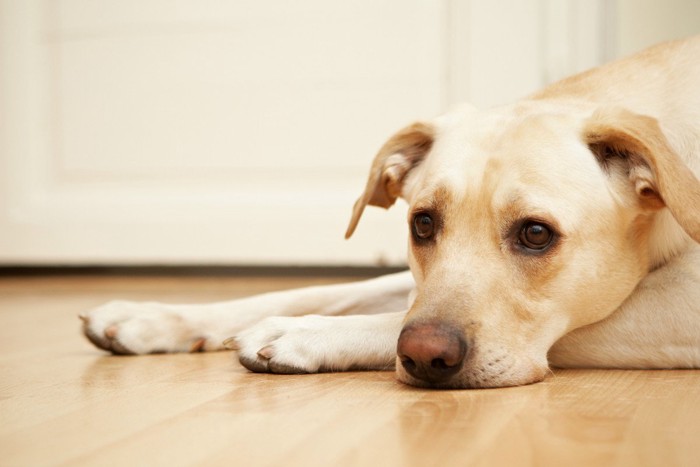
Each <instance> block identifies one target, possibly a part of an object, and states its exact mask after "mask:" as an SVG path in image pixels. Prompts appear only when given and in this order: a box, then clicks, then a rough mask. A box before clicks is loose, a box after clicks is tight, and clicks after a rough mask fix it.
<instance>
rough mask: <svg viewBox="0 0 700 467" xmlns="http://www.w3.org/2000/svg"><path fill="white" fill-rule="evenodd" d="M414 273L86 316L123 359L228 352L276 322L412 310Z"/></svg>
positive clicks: (111, 308)
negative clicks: (235, 341) (246, 335)
mask: <svg viewBox="0 0 700 467" xmlns="http://www.w3.org/2000/svg"><path fill="white" fill-rule="evenodd" d="M412 288H413V280H412V277H411V275H410V273H408V272H404V273H398V274H391V275H387V276H383V277H379V278H376V279H370V280H365V281H359V282H352V283H347V284H336V285H328V286H316V287H306V288H301V289H294V290H287V291H281V292H271V293H267V294H261V295H257V296H253V297H248V298H243V299H239V300H232V301H228V302H221V303H212V304H206V305H169V304H163V303H156V302H145V303H144V302H142V303H139V302H127V301H116V302H111V303H107V304H106V305H102V306H100V307H98V308H96V309H93V310H91V311H89V312H86V313H82V314H81V315H80V317H81V319H82V320H83V332H84V333H85V335H86V336H87V338H88V339H89V340H90V341H91V342H92V343H93V344H95V345H96V346H97V347H100V348H102V349H105V350H108V351H110V352H112V353H117V354H147V353H157V352H192V351H199V350H220V349H223V348H224V347H223V344H222V343H223V341H224V340H225V339H227V338H229V337H231V336H235V335H237V334H238V333H239V332H240V331H242V330H243V329H245V328H247V327H249V326H251V325H253V324H255V323H257V322H259V321H260V320H262V319H264V318H267V317H271V316H301V315H306V314H318V315H326V316H334V315H346V314H360V313H364V314H375V313H384V312H393V311H398V310H404V309H406V303H407V297H408V295H409V293H410V291H411V289H412Z"/></svg>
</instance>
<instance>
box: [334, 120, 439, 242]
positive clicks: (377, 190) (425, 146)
mask: <svg viewBox="0 0 700 467" xmlns="http://www.w3.org/2000/svg"><path fill="white" fill-rule="evenodd" d="M434 138H435V128H434V127H433V126H432V125H430V124H428V123H422V122H419V123H414V124H413V125H410V126H408V127H406V128H404V129H402V130H401V131H399V132H398V133H396V134H395V135H394V136H392V137H391V138H389V140H388V141H387V142H386V143H384V146H382V148H381V149H380V150H379V152H378V153H377V155H376V156H375V158H374V162H373V163H372V168H371V169H370V172H369V179H368V180H367V186H366V187H365V191H364V193H362V196H360V198H359V199H358V200H357V201H356V202H355V206H354V207H353V210H352V219H350V225H349V226H348V230H347V232H346V233H345V238H350V236H351V235H352V234H353V232H354V231H355V227H357V223H358V222H359V221H360V217H361V216H362V212H363V211H364V209H365V206H367V205H368V204H370V205H372V206H379V207H383V208H389V207H390V206H391V205H393V204H394V203H395V202H396V198H398V197H399V196H401V190H402V188H403V183H404V180H405V178H406V174H408V172H410V171H411V169H413V168H415V167H416V166H417V165H418V164H420V162H421V161H422V160H423V159H424V158H425V156H426V155H427V154H428V152H429V151H430V148H431V147H432V146H433V141H434Z"/></svg>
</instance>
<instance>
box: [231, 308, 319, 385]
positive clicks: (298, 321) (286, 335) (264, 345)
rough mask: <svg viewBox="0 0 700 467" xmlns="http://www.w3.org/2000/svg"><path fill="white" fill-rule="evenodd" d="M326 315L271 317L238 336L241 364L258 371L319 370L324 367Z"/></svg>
mask: <svg viewBox="0 0 700 467" xmlns="http://www.w3.org/2000/svg"><path fill="white" fill-rule="evenodd" d="M324 328H325V326H324V317H322V316H315V315H307V316H300V317H271V318H267V319H264V320H262V321H261V322H259V323H257V324H255V325H253V326H252V327H250V328H248V329H246V330H244V331H242V332H241V333H239V334H238V335H237V336H236V338H235V344H231V347H232V348H233V346H234V345H235V347H236V349H237V350H238V358H239V360H240V362H241V364H242V365H243V366H244V367H246V368H248V369H249V370H251V371H254V372H258V373H283V374H295V373H316V372H318V371H322V370H327V369H328V368H325V367H324V363H325V360H327V359H326V355H325V353H326V351H328V350H329V349H328V348H326V347H327V344H326V346H324V342H325V341H324V332H323V330H324Z"/></svg>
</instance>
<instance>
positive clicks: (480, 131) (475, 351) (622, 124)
mask: <svg viewBox="0 0 700 467" xmlns="http://www.w3.org/2000/svg"><path fill="white" fill-rule="evenodd" d="M698 173H700V38H695V39H690V40H687V41H680V42H674V43H668V44H663V45H661V46H657V47H655V48H653V49H649V50H647V51H645V52H643V53H641V54H639V55H636V56H634V57H632V58H629V59H626V60H622V61H619V62H616V63H613V64H610V65H606V66H603V67H601V68H598V69H595V70H592V71H590V72H587V73H584V74H582V75H578V76H575V77H573V78H570V79H568V80H564V81H562V82H559V83H556V84H554V85H552V86H550V87H549V88H547V89H545V90H544V91H543V92H541V93H539V94H537V95H534V96H532V97H530V98H528V99H526V100H523V101H521V102H519V103H517V104H515V105H512V106H508V107H504V108H499V109H495V110H490V111H488V112H478V111H476V110H473V109H469V108H464V109H461V110H459V111H457V112H454V113H451V114H448V115H446V116H444V117H441V118H438V119H436V120H435V121H433V122H429V123H418V124H414V125H412V126H410V127H408V128H405V129H404V130H402V131H401V132H399V133H397V134H396V135H394V136H393V137H392V138H391V139H390V140H389V141H388V142H387V143H386V145H385V146H384V147H383V148H382V149H381V150H380V152H379V154H378V155H377V157H376V158H375V161H374V163H373V166H372V169H371V173H370V177H369V181H368V183H367V188H366V190H365V192H364V194H363V195H362V197H361V198H360V199H359V200H358V202H357V204H356V205H355V209H354V212H353V217H352V220H351V224H350V227H349V229H348V236H349V235H351V234H352V232H353V230H354V229H355V227H356V225H357V222H358V220H359V218H360V216H361V214H362V211H363V209H364V207H365V206H366V205H367V204H372V205H376V206H381V207H385V208H388V207H389V206H391V205H392V204H393V203H394V201H395V200H396V198H397V197H402V198H404V199H405V200H406V201H407V202H408V204H409V220H408V221H409V226H410V230H411V246H410V248H409V265H410V267H411V273H412V274H411V273H408V272H407V273H400V274H395V275H391V276H386V277H382V278H378V279H373V280H369V281H364V282H357V283H352V284H342V285H334V286H326V287H312V288H307V289H298V290H293V291H286V292H276V293H271V294H266V295H261V296H257V297H251V298H247V299H242V300H236V301H231V302H226V303H218V304H212V305H206V306H200V305H197V306H185V305H164V304H157V303H131V302H114V303H110V304H107V305H105V306H102V307H100V308H97V309H96V310H93V311H91V312H89V313H86V314H85V315H83V316H82V318H83V320H84V321H85V323H84V329H85V333H86V335H87V336H88V338H90V340H91V341H92V342H93V343H95V344H96V345H97V346H98V347H101V348H104V349H106V350H109V351H112V352H114V353H135V354H142V353H151V352H185V351H193V350H217V349H221V348H223V347H224V346H223V344H222V343H223V342H224V340H226V339H227V338H229V337H231V336H235V340H232V339H228V340H227V346H228V347H231V348H233V347H235V348H237V349H238V354H239V358H240V361H241V363H242V364H243V365H244V366H246V367H247V368H249V369H251V370H253V371H260V372H273V373H300V372H316V371H328V370H347V369H386V368H391V367H393V366H394V364H395V362H396V368H397V373H398V377H399V379H400V380H402V381H404V382H406V383H408V384H413V385H419V386H430V387H453V388H465V387H496V386H508V385H518V384H527V383H532V382H536V381H539V380H541V379H543V378H544V376H545V374H546V372H547V371H548V368H549V366H548V365H549V364H550V363H551V364H553V365H556V366H563V367H571V366H588V367H618V368H698V367H700V245H699V244H698V242H700V182H698V178H697V174H698ZM302 315H304V316H302ZM340 315H343V316H340ZM397 342H398V345H397ZM397 354H398V356H397Z"/></svg>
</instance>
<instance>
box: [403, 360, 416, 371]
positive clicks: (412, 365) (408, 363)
mask: <svg viewBox="0 0 700 467" xmlns="http://www.w3.org/2000/svg"><path fill="white" fill-rule="evenodd" d="M401 365H403V367H404V368H406V369H407V370H409V371H410V370H412V369H414V368H415V367H416V362H414V361H413V360H411V359H410V358H408V357H404V358H402V359H401Z"/></svg>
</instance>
